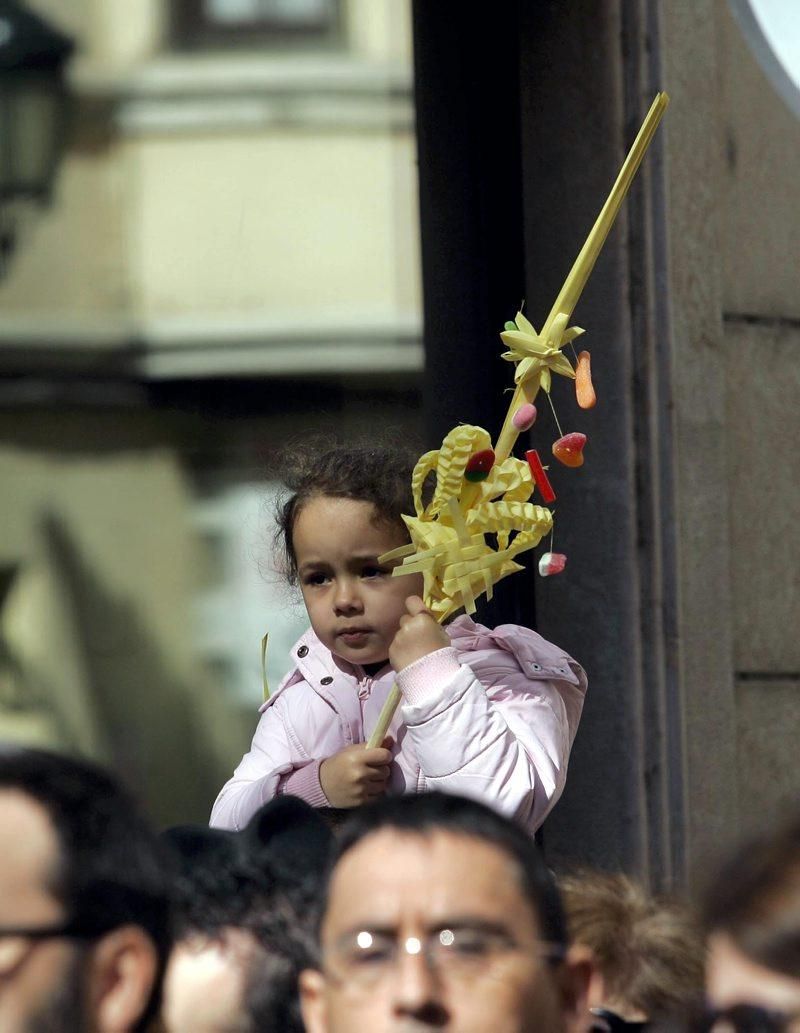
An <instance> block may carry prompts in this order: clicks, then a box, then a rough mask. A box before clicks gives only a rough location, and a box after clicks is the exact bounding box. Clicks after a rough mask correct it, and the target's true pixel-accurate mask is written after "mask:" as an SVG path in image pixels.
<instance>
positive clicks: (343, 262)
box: [0, 0, 421, 349]
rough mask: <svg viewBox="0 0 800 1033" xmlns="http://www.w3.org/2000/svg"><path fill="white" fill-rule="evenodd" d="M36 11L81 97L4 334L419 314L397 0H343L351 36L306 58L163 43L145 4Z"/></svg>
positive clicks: (406, 36)
mask: <svg viewBox="0 0 800 1033" xmlns="http://www.w3.org/2000/svg"><path fill="white" fill-rule="evenodd" d="M38 7H39V10H40V11H41V12H42V13H44V14H47V15H51V16H53V17H54V20H55V21H57V22H58V23H59V24H61V25H62V26H63V27H64V28H65V29H67V30H68V31H71V32H74V33H76V35H77V37H78V39H79V43H80V48H79V51H78V54H77V56H76V59H75V62H74V66H73V70H72V76H71V78H72V83H73V88H74V91H75V96H76V100H77V104H78V108H77V111H76V124H75V126H74V130H73V135H72V140H71V144H70V148H69V150H68V152H67V154H66V155H65V158H64V161H63V164H62V167H61V169H60V173H59V177H58V181H57V184H56V190H55V197H54V203H53V205H52V206H51V207H50V208H49V209H47V210H45V211H42V212H36V213H34V214H33V215H32V216H31V217H30V218H29V219H28V220H27V223H26V227H25V232H24V233H23V235H22V237H21V239H20V246H19V248H18V251H17V255H16V256H15V260H14V262H13V263H12V265H11V267H10V269H9V271H8V274H7V275H6V276H5V277H4V279H3V281H2V282H0V305H2V307H3V309H4V311H5V312H6V313H8V314H9V316H11V317H12V319H11V321H10V322H9V323H7V324H6V330H5V334H6V336H13V335H14V334H15V333H17V332H19V333H27V334H29V335H30V336H34V335H35V333H36V331H37V330H38V331H39V336H40V337H41V336H44V337H45V338H46V337H47V334H48V332H52V338H53V340H55V341H58V340H59V339H60V335H62V336H63V332H64V328H65V327H72V328H73V337H74V336H75V335H76V334H80V332H81V330H82V329H84V330H85V331H86V333H87V335H90V336H92V337H93V338H97V342H98V344H99V345H101V346H102V345H103V344H105V345H107V346H108V347H109V348H112V349H113V348H114V347H118V346H119V344H120V343H123V344H124V343H128V342H129V341H130V340H134V341H136V342H137V343H141V342H142V341H143V342H144V343H145V345H147V342H148V338H149V336H150V334H151V333H154V332H155V331H151V328H150V327H149V325H148V322H147V321H148V320H149V319H153V318H158V317H160V316H176V315H179V316H187V317H191V318H192V319H194V320H195V322H198V323H201V322H202V319H203V316H204V315H206V314H208V313H216V314H220V313H222V314H229V315H230V317H231V320H232V321H235V319H236V318H240V317H242V315H245V316H247V315H248V314H250V315H254V316H260V317H261V318H262V320H263V321H264V323H266V324H269V323H270V322H273V323H277V324H280V325H282V326H287V325H288V326H291V325H300V326H302V325H303V324H304V322H305V321H306V320H308V319H309V316H310V317H311V318H310V321H311V323H312V324H314V323H319V322H324V320H325V319H326V318H330V319H332V320H333V321H334V322H336V323H338V324H339V325H344V326H349V327H352V328H353V329H356V328H358V327H359V326H364V325H369V324H370V322H378V323H379V324H381V325H384V326H388V327H391V326H392V324H393V323H395V324H403V325H404V326H406V325H414V324H416V325H418V323H419V319H420V310H421V301H420V285H419V284H420V272H419V235H418V215H417V194H416V166H415V161H416V153H415V144H414V135H413V119H412V114H411V111H412V108H411V99H410V78H411V73H410V60H411V56H410V45H411V44H410V9H409V5H408V4H407V3H405V2H399V0H370V2H369V3H365V2H364V0H351V2H350V3H349V4H347V5H346V8H347V18H346V24H347V26H348V32H349V36H348V45H347V46H346V47H345V49H344V50H342V51H337V52H335V53H332V54H331V53H327V54H326V53H319V54H316V55H315V54H313V53H304V54H303V55H301V56H300V57H292V55H291V53H290V52H281V53H274V52H270V51H268V50H261V51H257V50H250V51H247V52H244V53H243V52H239V51H230V50H226V51H219V52H213V51H211V52H206V53H203V54H185V53H180V52H171V51H170V50H169V49H168V48H166V45H165V41H164V32H165V16H164V10H165V3H164V2H161V3H157V2H156V0H142V2H141V3H138V0H137V3H136V4H133V5H131V4H129V3H127V2H125V3H123V2H122V0H115V2H113V3H106V2H100V0H83V3H81V2H79V0H72V2H68V3H65V4H64V5H63V8H61V7H59V6H58V5H54V4H52V3H48V0H39V5H38ZM56 8H58V10H56ZM340 90H341V91H343V93H342V94H340V93H339V92H338V91H340ZM23 245H24V246H23ZM103 320H105V323H103ZM93 324H94V326H93ZM104 328H105V333H104ZM2 335H3V330H2V328H0V347H2ZM220 336H224V331H222V330H220Z"/></svg>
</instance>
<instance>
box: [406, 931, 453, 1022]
mask: <svg viewBox="0 0 800 1033" xmlns="http://www.w3.org/2000/svg"><path fill="white" fill-rule="evenodd" d="M393 1006H394V1013H395V1015H396V1016H398V1017H400V1016H405V1017H409V1016H413V1017H414V1018H416V1019H418V1020H425V1021H426V1022H428V1023H430V1024H431V1025H434V1026H435V1025H442V1024H443V1020H444V1019H445V1018H446V1015H447V1012H446V1009H445V1007H444V1001H443V999H442V988H441V983H440V979H439V974H438V972H437V971H436V969H435V968H434V966H433V965H432V964H431V962H430V959H429V958H427V957H426V955H425V951H424V950H420V951H418V952H416V953H413V952H411V951H409V950H408V949H406V950H404V951H401V952H400V956H399V957H398V959H397V967H396V969H395V973H394V989H393Z"/></svg>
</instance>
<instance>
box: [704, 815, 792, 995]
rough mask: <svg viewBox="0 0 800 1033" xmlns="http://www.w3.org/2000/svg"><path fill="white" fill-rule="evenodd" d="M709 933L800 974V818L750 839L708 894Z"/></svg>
mask: <svg viewBox="0 0 800 1033" xmlns="http://www.w3.org/2000/svg"><path fill="white" fill-rule="evenodd" d="M702 915H703V923H704V925H705V927H706V929H707V931H708V932H710V933H711V932H724V933H727V935H728V936H730V938H731V939H732V940H733V942H734V943H735V944H736V946H737V947H738V948H739V950H741V951H742V953H744V954H746V955H747V957H749V958H750V959H751V960H753V961H755V962H756V963H757V964H760V965H763V966H764V967H766V968H769V969H773V970H774V971H775V972H780V973H782V974H783V975H786V976H791V977H792V978H794V979H797V978H800V818H794V819H793V820H792V821H791V822H790V823H788V824H786V825H784V826H783V827H781V828H780V829H778V830H777V831H773V832H770V833H767V834H764V835H761V836H758V837H757V838H755V839H752V840H750V841H749V842H747V843H745V845H744V846H742V847H741V848H740V849H739V850H738V851H737V852H736V853H735V854H734V855H733V857H731V858H730V859H729V861H728V862H727V864H725V865H724V866H723V868H722V870H721V872H719V873H718V874H717V876H716V878H715V880H714V882H713V884H712V885H711V886H710V887H709V889H708V890H707V892H706V895H705V900H704V904H703V908H702Z"/></svg>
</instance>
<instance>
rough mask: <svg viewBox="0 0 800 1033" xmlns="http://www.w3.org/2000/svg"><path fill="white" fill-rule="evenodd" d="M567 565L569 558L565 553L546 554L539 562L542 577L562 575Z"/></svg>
mask: <svg viewBox="0 0 800 1033" xmlns="http://www.w3.org/2000/svg"><path fill="white" fill-rule="evenodd" d="M566 565H567V557H566V556H565V555H564V553H563V552H545V553H543V554H542V558H541V559H540V560H539V573H540V574H541V575H542V577H550V575H551V574H560V573H561V571H562V570H563V569H564V567H566Z"/></svg>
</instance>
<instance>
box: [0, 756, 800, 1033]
mask: <svg viewBox="0 0 800 1033" xmlns="http://www.w3.org/2000/svg"><path fill="white" fill-rule="evenodd" d="M340 817H341V815H338V814H337V815H334V814H331V813H329V812H327V811H324V810H323V811H320V810H315V809H314V808H312V807H310V806H309V805H308V804H306V803H305V802H303V801H302V800H300V799H298V798H295V797H291V796H284V797H281V798H278V799H275V800H272V801H270V802H268V803H267V804H265V805H264V806H263V807H262V808H261V809H260V810H259V811H258V812H257V813H256V815H255V816H254V818H253V819H252V820H251V821H250V822H249V823H248V825H247V826H246V828H244V829H242V830H241V831H236V832H229V831H222V830H218V829H213V828H208V827H205V826H182V827H178V828H173V829H169V830H167V831H166V832H162V833H161V834H158V833H156V831H155V830H154V829H153V828H151V826H150V825H149V824H148V822H147V821H146V820H145V819H144V818H143V817H142V814H141V812H140V810H139V808H138V806H137V804H136V801H135V800H134V799H133V797H132V796H131V795H130V794H129V793H128V792H127V791H126V790H125V789H124V788H123V787H122V786H121V785H120V784H119V782H118V781H117V780H116V779H115V778H114V777H113V776H111V775H110V774H109V773H107V772H105V771H103V770H101V769H100V768H98V767H96V766H94V765H92V764H89V763H87V762H84V761H81V760H76V759H72V758H68V757H65V756H59V755H55V754H51V753H47V752H43V751H39V750H33V749H25V748H20V747H5V748H3V749H2V750H0V858H2V862H1V863H0V916H2V919H1V921H0V1030H2V1031H3V1033H126V1031H138V1033H256V1031H263V1033H270V1031H275V1033H278V1031H280V1033H299V1031H302V1030H306V1031H308V1033H344V1031H362V1030H363V1031H366V1030H369V1031H376V1033H379V1031H397V1033H414V1031H419V1033H423V1031H425V1030H430V1031H433V1030H451V1031H454V1033H478V1031H480V1033H490V1031H491V1033H495V1031H496V1033H533V1031H541V1033H559V1031H563V1033H572V1031H576V1033H588V1031H590V1030H607V1031H616V1030H625V1029H630V1030H634V1029H643V1028H647V1027H650V1028H653V1029H665V1030H666V1029H670V1030H686V1031H690V1033H691V1031H700V1030H712V1029H716V1030H720V1031H742V1033H746V1031H749V1033H757V1031H762V1033H780V1031H786V1033H789V1031H791V1030H793V1029H796V1028H800V821H795V822H794V823H793V824H790V825H787V826H786V827H785V828H782V829H780V830H778V831H775V832H774V833H772V834H770V835H765V836H762V837H761V838H760V839H757V840H755V841H752V842H749V843H748V844H746V846H744V847H743V848H742V849H741V850H740V852H738V853H737V854H736V856H734V857H733V858H731V859H730V861H729V863H728V864H727V865H726V866H725V867H724V869H723V870H722V871H721V872H719V873H718V875H717V877H716V878H714V879H713V880H711V882H710V888H709V890H708V892H707V893H706V896H705V899H704V900H703V902H702V906H701V907H700V908H699V909H697V910H696V911H694V910H690V909H689V908H687V907H686V906H684V905H682V904H679V903H677V902H675V901H668V900H656V899H654V898H652V897H651V896H649V895H648V894H647V893H646V892H645V890H644V889H643V888H642V887H641V886H639V885H637V884H636V883H635V882H634V881H633V880H631V879H630V878H629V877H627V876H623V875H619V874H600V873H596V872H588V871H578V872H574V873H572V874H570V875H568V876H564V877H562V878H560V879H559V878H557V877H556V876H555V875H554V874H553V872H551V871H550V869H549V868H548V867H547V865H546V864H545V862H544V860H543V858H542V856H541V853H540V850H539V848H538V846H537V844H536V842H535V840H534V839H533V838H532V837H531V836H530V835H529V833H528V831H527V830H526V829H525V828H524V827H523V826H522V825H520V824H519V823H518V822H516V821H514V820H512V819H510V818H508V817H504V816H503V815H501V814H499V813H498V812H497V811H496V810H493V809H492V808H490V807H488V806H487V805H485V804H483V803H481V802H478V801H476V800H470V799H467V798H465V797H460V796H454V795H447V794H444V793H441V792H427V793H420V794H412V795H405V796H401V795H397V796H386V797H384V798H382V799H380V800H378V801H374V802H372V803H370V804H369V805H367V806H365V807H362V808H357V809H355V810H353V811H352V812H351V813H350V814H348V815H347V816H346V817H345V818H344V820H339V819H340ZM334 819H336V820H334Z"/></svg>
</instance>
